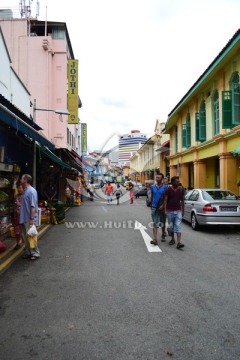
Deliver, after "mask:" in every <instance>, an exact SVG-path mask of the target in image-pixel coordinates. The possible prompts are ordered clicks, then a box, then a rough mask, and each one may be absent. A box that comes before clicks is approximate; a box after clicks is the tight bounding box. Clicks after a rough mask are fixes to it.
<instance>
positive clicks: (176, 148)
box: [175, 126, 178, 153]
mask: <svg viewBox="0 0 240 360" xmlns="http://www.w3.org/2000/svg"><path fill="white" fill-rule="evenodd" d="M175 137H176V141H175V151H176V153H177V152H178V127H177V126H176V129H175Z"/></svg>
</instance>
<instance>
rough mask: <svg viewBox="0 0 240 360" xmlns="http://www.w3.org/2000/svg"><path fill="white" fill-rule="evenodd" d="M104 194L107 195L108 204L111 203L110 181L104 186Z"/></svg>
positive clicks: (111, 188)
mask: <svg viewBox="0 0 240 360" xmlns="http://www.w3.org/2000/svg"><path fill="white" fill-rule="evenodd" d="M105 194H106V195H107V201H108V204H110V203H112V194H113V186H112V184H111V183H110V181H108V183H107V185H106V188H105Z"/></svg>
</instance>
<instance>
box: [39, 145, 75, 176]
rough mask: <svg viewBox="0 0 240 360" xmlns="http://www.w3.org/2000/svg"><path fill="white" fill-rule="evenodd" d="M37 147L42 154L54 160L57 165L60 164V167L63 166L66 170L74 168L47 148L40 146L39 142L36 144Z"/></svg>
mask: <svg viewBox="0 0 240 360" xmlns="http://www.w3.org/2000/svg"><path fill="white" fill-rule="evenodd" d="M37 148H38V150H39V151H40V152H42V153H43V154H44V155H46V156H47V157H48V158H49V159H50V160H52V161H53V162H55V163H56V164H58V165H61V166H62V167H64V168H65V169H68V170H76V169H75V168H73V167H72V166H71V165H69V164H67V163H65V162H64V161H63V160H62V159H60V158H59V157H58V156H57V155H55V154H54V153H53V152H52V151H50V150H49V149H47V148H45V147H44V146H41V145H39V144H37Z"/></svg>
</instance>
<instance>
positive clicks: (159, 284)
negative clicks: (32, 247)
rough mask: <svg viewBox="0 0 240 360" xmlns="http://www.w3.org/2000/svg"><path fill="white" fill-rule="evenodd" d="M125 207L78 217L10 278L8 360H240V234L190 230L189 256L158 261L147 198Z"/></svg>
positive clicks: (2, 305)
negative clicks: (149, 242) (150, 242)
mask: <svg viewBox="0 0 240 360" xmlns="http://www.w3.org/2000/svg"><path fill="white" fill-rule="evenodd" d="M124 196H128V194H126V195H124ZM121 200H122V201H123V202H122V203H121V204H120V205H119V206H117V205H116V204H115V203H113V204H112V205H107V204H106V201H105V200H103V199H101V198H98V200H95V201H93V202H91V201H85V202H84V203H83V204H82V206H80V207H74V208H71V209H70V210H69V211H68V213H67V217H66V222H65V223H64V224H61V225H56V226H52V227H51V228H50V230H49V231H48V232H47V233H46V234H45V235H44V236H43V237H42V238H41V240H40V241H39V248H40V251H41V258H40V260H38V261H37V262H33V263H31V262H29V261H28V260H23V259H21V258H18V259H17V260H16V261H15V263H14V264H13V265H12V266H11V267H10V268H9V269H8V270H7V271H5V272H4V273H3V274H2V275H1V278H0V316H1V324H2V329H4V331H3V332H2V334H1V340H0V346H1V347H0V349H1V350H0V353H1V359H2V360H8V359H9V360H10V359H11V360H22V359H24V360H26V359H32V358H35V359H41V360H43V359H44V360H45V359H51V360H65V359H68V360H73V359H76V360H100V359H101V360H110V359H111V360H112V359H113V360H120V359H121V360H128V359H129V360H130V359H142V360H156V359H159V360H162V359H168V358H169V357H171V356H172V358H173V359H177V360H203V359H204V360H237V359H239V358H240V344H239V337H240V322H239V313H240V302H239V298H240V279H239V276H238V275H237V274H239V259H240V251H239V244H240V230H239V229H237V228H221V227H217V228H208V229H206V228H205V229H202V230H201V231H199V232H194V231H193V230H192V229H191V227H190V225H189V224H186V223H184V224H183V242H184V244H185V248H184V250H183V251H181V250H177V249H176V247H175V246H169V245H168V241H169V239H170V238H169V237H167V241H166V242H165V243H162V242H161V241H159V248H160V249H161V251H162V252H160V251H159V252H149V251H148V248H147V246H146V244H145V242H144V239H143V236H142V234H143V232H141V231H140V230H139V229H135V222H136V221H137V222H138V223H141V224H142V225H143V226H145V227H146V228H147V229H146V230H145V233H146V234H147V235H149V236H151V235H152V229H151V228H150V223H151V218H150V208H148V207H147V206H146V204H145V197H142V198H139V199H137V200H135V201H134V204H133V205H130V204H129V201H124V200H125V197H123V198H122V199H121ZM159 239H160V237H159Z"/></svg>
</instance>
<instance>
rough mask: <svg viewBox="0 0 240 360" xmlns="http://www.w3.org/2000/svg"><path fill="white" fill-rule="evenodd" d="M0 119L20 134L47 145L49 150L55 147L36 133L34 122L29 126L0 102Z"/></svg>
mask: <svg viewBox="0 0 240 360" xmlns="http://www.w3.org/2000/svg"><path fill="white" fill-rule="evenodd" d="M0 121H2V122H3V123H5V124H6V125H8V126H11V127H12V128H14V129H15V130H16V131H19V132H21V133H22V134H24V135H27V136H29V137H30V138H31V139H33V140H36V141H37V142H39V143H40V144H41V145H44V146H47V147H48V148H49V149H51V150H54V149H55V146H54V144H52V143H51V142H50V141H48V140H47V139H46V138H45V137H43V136H42V135H40V134H39V133H38V131H37V130H36V129H37V127H36V124H34V123H33V126H31V125H30V124H29V123H27V122H25V121H24V120H23V119H21V118H20V117H19V116H18V115H16V114H15V113H14V112H12V111H11V110H9V109H8V108H7V107H6V106H4V105H2V104H0ZM34 127H35V128H36V129H35V128H34ZM39 129H40V128H39Z"/></svg>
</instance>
